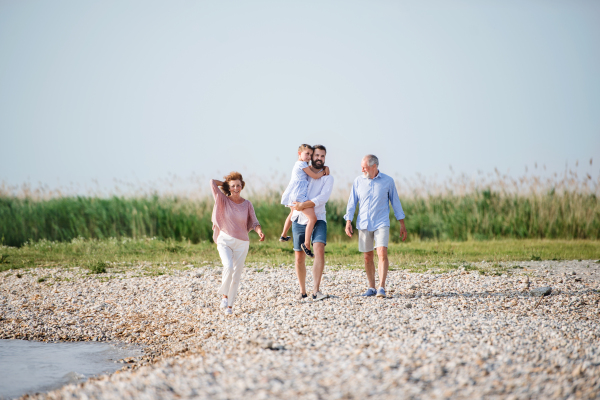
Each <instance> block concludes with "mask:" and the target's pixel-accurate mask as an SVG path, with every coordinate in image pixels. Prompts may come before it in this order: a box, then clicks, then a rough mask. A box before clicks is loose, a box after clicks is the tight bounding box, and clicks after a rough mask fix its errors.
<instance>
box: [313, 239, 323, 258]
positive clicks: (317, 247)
mask: <svg viewBox="0 0 600 400" xmlns="http://www.w3.org/2000/svg"><path fill="white" fill-rule="evenodd" d="M313 251H314V253H315V257H316V256H323V255H325V243H321V242H316V243H313Z"/></svg>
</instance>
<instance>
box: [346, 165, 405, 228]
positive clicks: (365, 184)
mask: <svg viewBox="0 0 600 400" xmlns="http://www.w3.org/2000/svg"><path fill="white" fill-rule="evenodd" d="M390 202H391V203H392V208H393V209H394V215H395V216H396V219H398V220H401V219H404V211H402V204H400V198H399V197H398V191H397V190H396V184H395V183H394V180H393V179H392V178H391V177H390V176H388V175H386V174H382V173H381V172H379V171H378V173H377V176H375V178H373V179H369V178H367V177H366V176H364V175H363V176H359V177H358V178H356V179H355V180H354V183H353V184H352V190H351V191H350V198H349V199H348V206H347V207H346V215H344V219H345V220H346V221H352V219H353V218H354V211H355V210H356V205H357V203H358V204H359V208H358V218H357V219H356V229H361V230H362V229H366V230H368V231H369V232H372V231H375V230H377V229H379V228H381V227H384V226H390Z"/></svg>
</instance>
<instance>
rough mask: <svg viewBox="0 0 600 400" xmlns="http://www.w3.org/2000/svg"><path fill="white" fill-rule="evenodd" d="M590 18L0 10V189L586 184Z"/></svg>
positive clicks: (76, 7)
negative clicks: (172, 182) (542, 178)
mask: <svg viewBox="0 0 600 400" xmlns="http://www.w3.org/2000/svg"><path fill="white" fill-rule="evenodd" d="M599 43H600V2H598V1H551V0H544V1H451V2H448V1H418V2H415V1H410V2H408V1H407V2H401V1H302V2H300V1H296V2H291V1H246V2H240V1H237V2H236V1H227V2H224V1H210V2H208V1H168V2H167V1H156V2H149V1H102V2H81V1H45V2H42V1H36V2H32V1H30V2H22V1H8V0H2V1H0V148H1V154H0V181H4V182H5V183H8V184H11V185H14V184H20V183H23V182H26V181H28V180H29V181H30V182H32V183H33V184H34V185H35V184H37V182H43V183H46V184H49V185H50V186H53V185H56V184H58V183H57V182H60V184H67V183H69V182H75V183H80V184H87V183H90V182H91V181H92V180H93V179H96V180H98V181H100V183H101V185H103V186H112V185H113V181H112V180H113V178H117V179H122V180H127V181H134V180H140V181H153V180H158V179H164V178H165V177H167V176H168V174H169V173H171V174H176V175H178V176H181V177H188V176H191V175H193V174H195V175H203V176H215V175H217V176H219V175H222V173H224V172H228V171H230V170H239V171H241V172H242V173H244V174H246V175H249V176H252V177H261V178H263V179H265V178H267V179H268V178H270V177H272V176H274V174H278V175H277V176H278V179H283V176H285V177H286V179H287V176H288V175H289V173H290V170H291V167H292V165H293V163H294V161H295V160H296V158H297V156H296V148H297V146H298V145H299V144H300V143H304V142H307V143H313V144H314V143H322V144H324V145H326V146H327V148H328V150H329V154H328V164H329V165H330V166H331V168H332V171H334V172H333V173H334V175H335V176H336V177H338V179H339V180H340V181H341V182H346V181H349V180H350V179H351V178H352V177H354V176H356V175H357V174H359V169H360V159H361V157H362V156H363V155H364V154H366V153H374V154H376V155H378V156H379V158H380V160H381V170H382V171H384V172H387V173H389V174H392V175H394V174H398V175H397V176H408V177H414V176H416V175H417V174H418V173H420V174H423V175H425V176H433V175H435V174H437V175H439V176H446V175H447V174H448V173H449V167H448V166H449V165H452V166H453V169H454V170H455V171H458V172H465V173H467V174H474V173H476V172H477V170H482V171H485V172H489V171H493V169H494V168H495V167H497V168H499V169H500V170H501V171H503V172H506V171H508V170H509V169H510V174H511V175H513V176H518V175H520V174H522V173H523V172H524V169H525V166H529V167H530V169H531V168H532V167H533V163H534V162H535V161H537V162H538V164H539V165H544V164H545V165H546V166H547V168H548V170H550V171H563V170H564V168H565V163H567V162H568V163H569V165H573V164H574V163H575V162H576V161H577V160H579V161H580V167H579V171H580V172H589V173H591V174H592V175H593V176H594V177H596V176H598V171H599V166H600V158H598V159H596V160H594V161H595V162H594V164H593V165H592V166H591V167H590V166H589V159H590V158H592V157H595V156H596V157H597V156H598V155H600V73H599V72H600V46H599Z"/></svg>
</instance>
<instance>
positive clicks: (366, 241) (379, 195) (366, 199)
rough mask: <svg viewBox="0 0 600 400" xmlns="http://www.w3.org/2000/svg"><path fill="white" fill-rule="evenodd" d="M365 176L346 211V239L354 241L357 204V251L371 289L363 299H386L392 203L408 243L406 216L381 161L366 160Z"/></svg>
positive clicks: (370, 157) (355, 185) (354, 189)
mask: <svg viewBox="0 0 600 400" xmlns="http://www.w3.org/2000/svg"><path fill="white" fill-rule="evenodd" d="M361 168H362V173H363V176H359V177H358V178H356V179H355V180H354V183H353V184H352V190H351V191H350V198H349V199H348V206H347V208H346V215H344V219H345V220H346V235H348V236H350V237H352V233H353V231H352V219H353V218H354V211H355V210H356V204H357V203H358V204H359V211H358V218H357V219H356V229H358V250H359V251H360V252H361V253H364V254H365V271H366V273H367V280H368V281H369V288H368V289H367V291H366V292H365V293H363V296H374V295H377V297H385V280H386V278H387V273H388V267H389V261H388V254H387V248H388V243H389V238H390V202H391V203H392V208H393V209H394V215H395V216H396V219H397V220H398V222H400V237H401V238H402V241H404V240H406V227H405V226H404V212H403V211H402V204H400V199H399V198H398V192H397V190H396V185H395V183H394V180H393V179H392V178H391V177H389V176H388V175H386V174H383V173H381V172H380V171H379V160H378V159H377V157H375V156H374V155H372V154H369V155H367V156H365V157H364V158H363V159H362V162H361ZM374 248H376V249H377V256H378V258H379V263H378V270H379V289H378V290H375V263H374V262H373V249H374Z"/></svg>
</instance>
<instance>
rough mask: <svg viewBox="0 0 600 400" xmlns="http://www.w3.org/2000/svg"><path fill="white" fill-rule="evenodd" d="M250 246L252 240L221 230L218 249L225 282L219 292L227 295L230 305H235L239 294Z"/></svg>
mask: <svg viewBox="0 0 600 400" xmlns="http://www.w3.org/2000/svg"><path fill="white" fill-rule="evenodd" d="M249 247H250V242H248V241H245V240H240V239H236V238H234V237H231V236H229V235H228V234H226V233H225V232H223V231H221V232H219V237H218V238H217V250H218V251H219V255H220V256H221V262H222V263H223V283H222V284H221V288H220V289H219V294H224V295H225V296H227V303H228V305H229V307H231V306H233V302H234V301H235V298H236V296H237V291H238V288H239V286H240V278H241V277H242V272H243V271H244V262H245V261H246V256H247V255H248V248H249Z"/></svg>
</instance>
